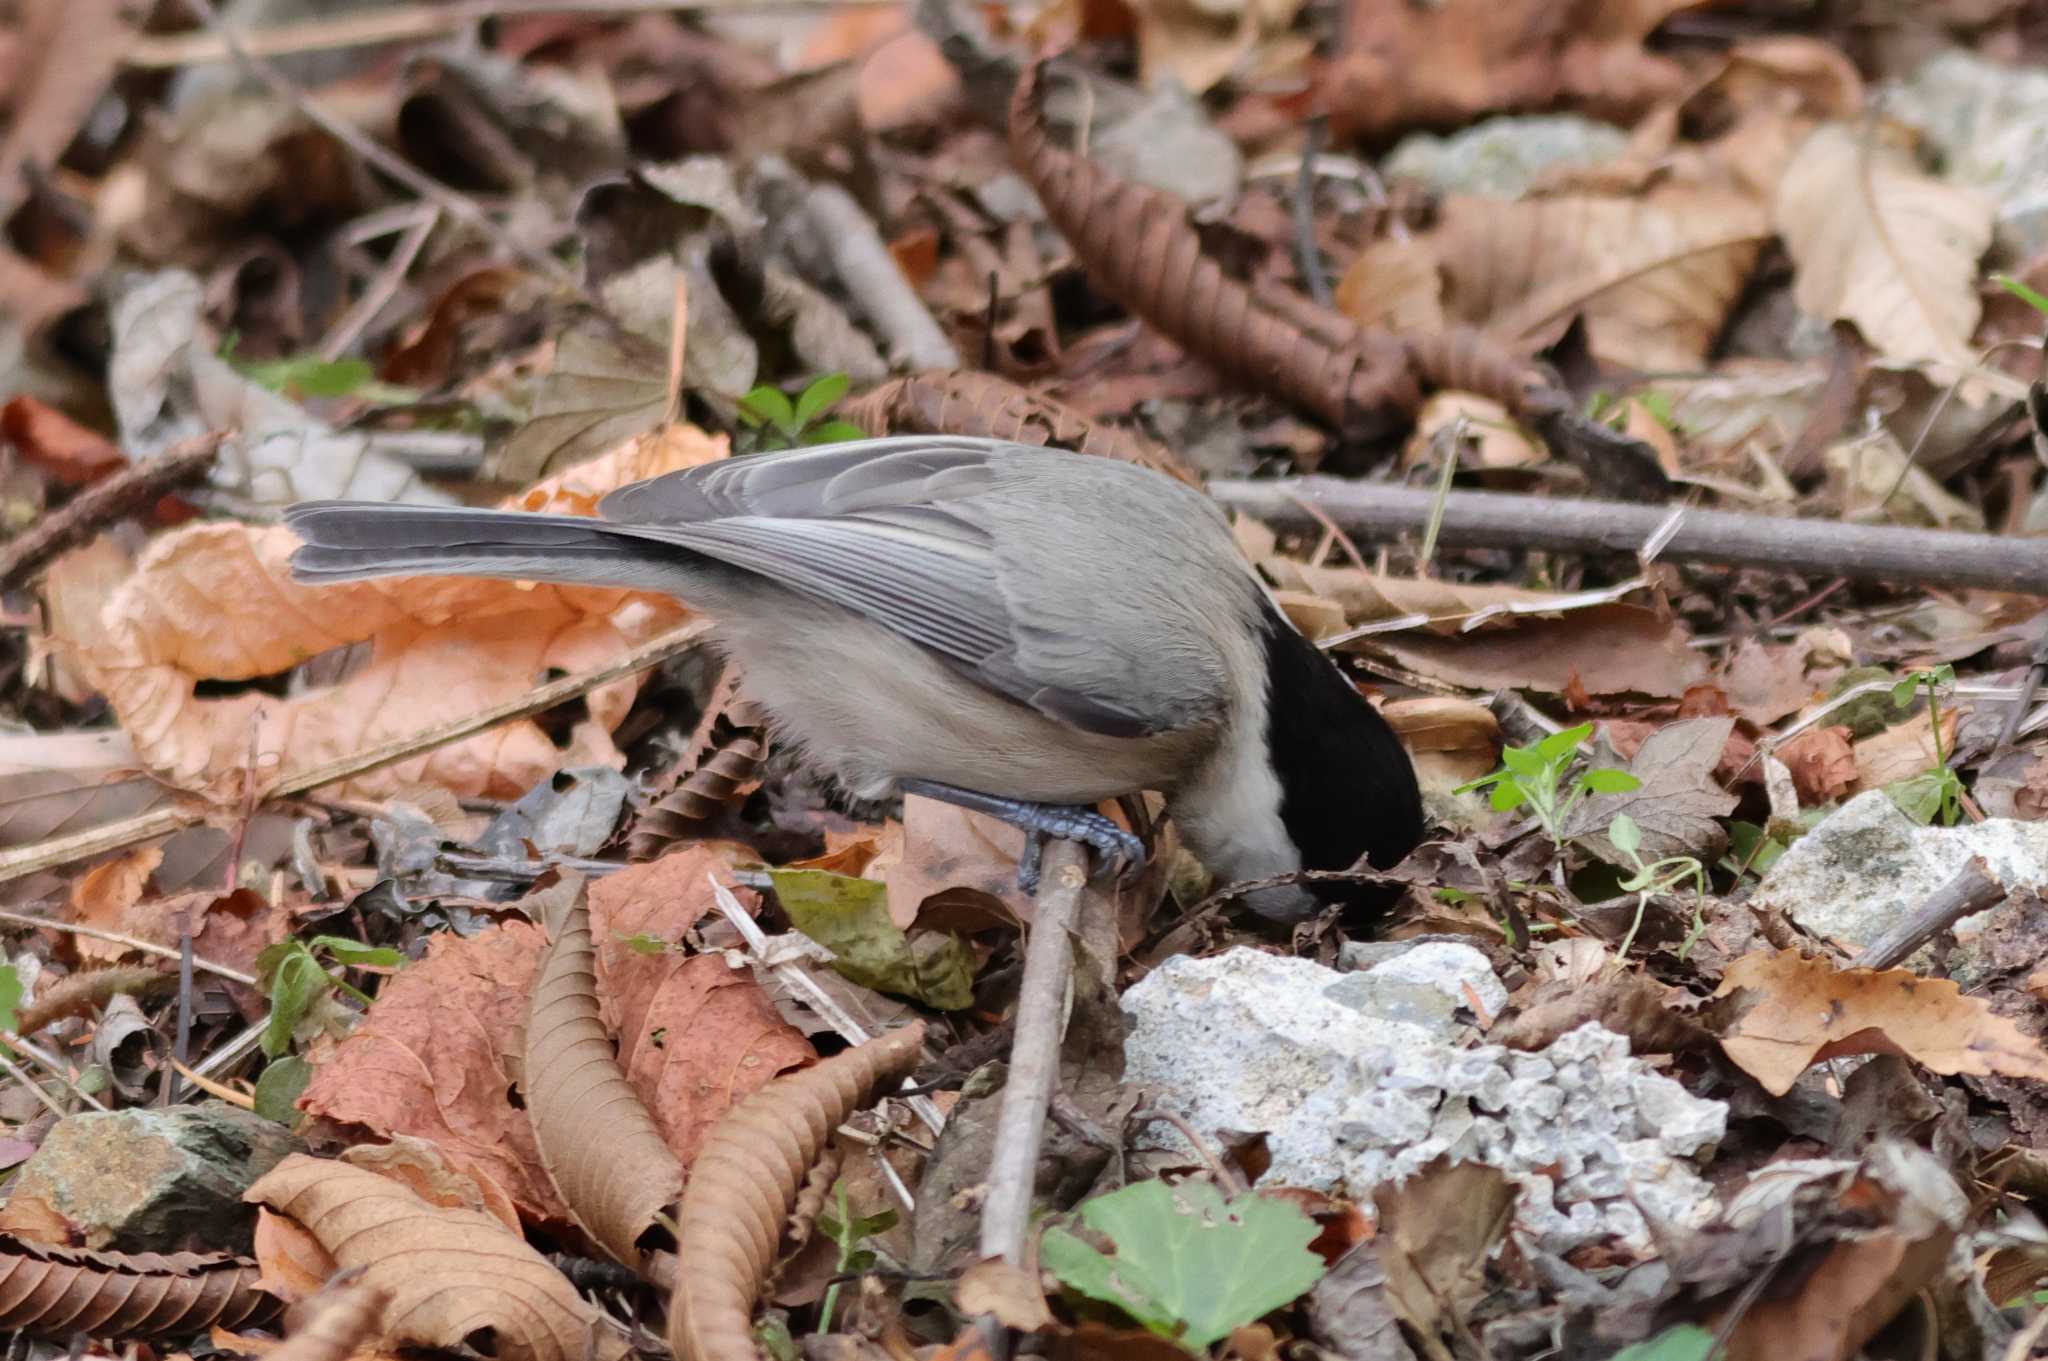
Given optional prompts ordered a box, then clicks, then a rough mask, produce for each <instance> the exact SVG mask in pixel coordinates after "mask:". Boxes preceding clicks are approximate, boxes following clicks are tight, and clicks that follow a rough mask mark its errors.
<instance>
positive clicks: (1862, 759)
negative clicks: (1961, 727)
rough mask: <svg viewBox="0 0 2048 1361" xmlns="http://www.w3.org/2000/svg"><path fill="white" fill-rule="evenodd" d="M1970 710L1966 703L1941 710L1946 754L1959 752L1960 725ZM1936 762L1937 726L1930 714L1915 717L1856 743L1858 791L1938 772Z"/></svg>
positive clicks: (1856, 786) (1942, 740)
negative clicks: (1928, 719) (1932, 771)
mask: <svg viewBox="0 0 2048 1361" xmlns="http://www.w3.org/2000/svg"><path fill="white" fill-rule="evenodd" d="M1969 710H1970V706H1969V705H1966V704H1964V705H1951V706H1948V707H1945V708H1944V709H1943V710H1942V711H1941V750H1942V751H1943V752H1944V753H1947V752H1952V751H1954V750H1955V749H1956V725H1957V724H1958V723H1959V722H1961V721H1962V717H1963V715H1964V714H1966V713H1968V712H1969ZM1936 760H1937V757H1936V755H1935V750H1934V725H1933V724H1932V723H1930V722H1928V721H1927V715H1925V714H1915V715H1914V716H1913V717H1912V718H1909V719H1907V720H1906V721H1904V722H1902V723H1895V724H1893V725H1892V726H1891V727H1889V728H1886V729H1885V730H1884V731H1883V732H1881V733H1877V734H1875V735H1873V736H1870V737H1866V738H1864V739H1862V740H1861V741H1859V742H1858V743H1857V744H1856V783H1855V786H1854V788H1855V789H1856V790H1857V791H1859V792H1860V791H1862V790H1865V789H1882V788H1884V787H1885V786H1886V785H1888V784H1896V783H1897V782H1898V781H1900V780H1909V779H1911V778H1913V776H1915V775H1921V774H1925V773H1926V772H1927V771H1930V770H1932V769H1934V767H1935V763H1936Z"/></svg>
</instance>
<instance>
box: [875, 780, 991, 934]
mask: <svg viewBox="0 0 2048 1361" xmlns="http://www.w3.org/2000/svg"><path fill="white" fill-rule="evenodd" d="M1023 853H1024V833H1023V832H1022V831H1020V830H1019V829H1018V828H1016V827H1013V826H1011V825H1010V824H1009V823H1007V822H1004V821H1002V820H1001V819H999V818H992V817H989V816H988V815H987V814H984V813H974V812H970V811H968V810H967V809H965V808H959V807H956V806H954V805H953V804H950V803H942V802H940V801H939V800H937V799H927V798H922V797H920V796H918V795H915V794H912V795H910V796H908V797H906V798H905V799H904V800H903V839H902V842H901V851H900V854H899V855H898V856H897V857H894V858H888V859H885V858H883V857H880V856H878V857H876V859H875V861H874V862H873V863H871V864H870V865H869V866H868V871H869V872H868V875H867V877H868V878H870V879H881V880H883V881H884V882H885V883H886V884H887V885H888V887H889V919H890V920H891V921H893V922H895V923H896V925H897V926H899V927H903V928H905V929H908V928H909V927H910V926H911V925H912V924H913V923H915V922H916V921H917V914H918V909H919V908H920V907H922V906H923V905H924V902H925V900H926V899H928V898H931V897H933V896H934V895H936V894H940V893H945V892H948V891H950V890H955V889H967V890H971V891H973V892H975V893H979V894H983V895H986V896H987V897H990V898H993V899H995V900H996V901H997V902H998V903H1000V904H1001V906H1002V909H1003V910H1006V911H1007V912H1008V913H1009V914H1010V915H1011V916H1013V917H1015V918H1016V919H1017V920H1018V921H1029V920H1031V895H1030V894H1028V893H1026V892H1024V891H1023V890H1022V889H1020V888H1018V887H1017V857H1018V856H1020V855H1022V854H1023Z"/></svg>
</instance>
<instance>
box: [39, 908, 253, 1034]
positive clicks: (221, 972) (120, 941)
mask: <svg viewBox="0 0 2048 1361" xmlns="http://www.w3.org/2000/svg"><path fill="white" fill-rule="evenodd" d="M0 922H12V923H13V924H14V925H16V926H33V927H35V928H36V929H37V930H38V931H62V932H64V933H65V934H66V935H72V936H90V937H92V938H93V939H94V940H104V941H110V942H112V943H113V944H115V945H122V946H126V947H127V948H128V949H130V950H133V951H135V953H137V954H139V955H155V956H156V957H157V958H158V959H169V960H178V959H182V958H183V955H182V954H181V952H179V951H178V950H175V949H173V948H171V947H170V946H168V945H158V944H157V943H156V942H155V941H153V940H144V939H143V938H142V937H140V936H130V935H124V934H122V933H121V932H119V931H102V930H101V929H100V928H99V927H97V926H80V925H79V924H78V923H77V922H56V921H48V920H46V919H44V918H42V917H29V916H24V915H22V914H21V913H19V912H6V911H0ZM192 967H193V968H195V969H201V970H204V971H205V972H207V973H210V974H215V975H217V976H219V977H221V978H225V979H227V980H228V981H229V982H232V983H244V984H247V985H248V986H249V987H252V988H253V987H255V986H256V978H255V975H253V974H245V973H243V972H242V971H241V970H240V969H230V968H229V967H228V966H227V965H225V964H215V963H214V962H213V961H212V960H210V959H200V958H197V957H194V959H193V960H192ZM98 972H113V971H111V970H100V971H98ZM92 976H93V975H92V974H91V973H87V974H73V975H72V977H74V978H80V977H83V978H91V977H92ZM22 1030H23V1033H24V1034H26V1033H27V1032H28V1030H29V1027H27V1026H24V1027H22Z"/></svg>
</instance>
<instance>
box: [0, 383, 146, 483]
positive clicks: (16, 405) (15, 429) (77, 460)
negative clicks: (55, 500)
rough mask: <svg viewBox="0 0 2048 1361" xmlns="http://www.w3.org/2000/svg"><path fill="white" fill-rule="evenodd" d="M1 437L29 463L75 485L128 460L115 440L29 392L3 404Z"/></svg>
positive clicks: (0, 407) (100, 475)
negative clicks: (29, 394) (87, 426)
mask: <svg viewBox="0 0 2048 1361" xmlns="http://www.w3.org/2000/svg"><path fill="white" fill-rule="evenodd" d="M0 436H5V437H6V440H7V442H8V443H9V444H12V445H13V446H14V447H15V449H16V450H18V451H19V452H20V454H21V456H22V457H23V458H25V459H27V460H28V461H29V462H30V463H33V464H35V465H36V466H37V467H38V468H41V469H42V470H43V471H44V472H46V473H48V474H49V475H50V476H51V477H53V478H55V479H56V480H57V481H59V482H63V483H66V484H67V485H70V486H74V487H78V486H84V485H85V484H86V483H88V482H93V481H96V480H98V479H99V478H101V477H104V476H106V475H107V474H108V473H110V472H112V471H114V469H116V468H120V467H123V466H125V465H126V464H127V462H128V460H127V458H125V457H124V456H123V455H122V453H121V449H120V446H119V445H117V444H115V443H114V442H113V441H112V440H109V439H107V438H106V437H105V436H104V435H101V434H100V433H99V432H98V431H95V430H88V429H87V428H86V427H84V426H82V425H80V424H79V423H78V422H77V421H74V420H72V419H71V418H70V417H69V416H67V415H65V414H64V413H63V412H61V411H59V410H58V409H57V408H55V407H53V406H50V405H48V404H47V403H44V402H40V401H37V400H36V399H35V398H33V397H30V396H28V395H27V394H22V395H20V396H17V397H13V398H10V399H9V400H8V402H7V404H6V405H4V406H0Z"/></svg>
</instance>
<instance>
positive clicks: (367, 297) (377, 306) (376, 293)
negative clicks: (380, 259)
mask: <svg viewBox="0 0 2048 1361" xmlns="http://www.w3.org/2000/svg"><path fill="white" fill-rule="evenodd" d="M406 208H407V214H408V218H409V220H408V221H407V222H406V223H405V224H404V225H403V226H402V227H399V228H397V229H396V230H397V231H398V244H397V245H396V246H394V247H392V250H391V258H390V259H389V260H386V261H385V262H384V263H383V264H382V265H381V266H380V267H379V268H378V269H377V271H376V273H375V274H373V275H372V276H371V278H370V286H369V287H368V288H366V289H364V290H363V296H362V297H360V298H357V299H356V300H355V302H354V303H352V304H350V306H349V309H348V311H346V312H344V313H343V314H342V317H341V320H340V321H337V322H335V323H334V325H333V326H332V327H331V328H329V330H328V332H327V335H326V337H325V338H324V339H322V340H321V342H320V347H319V353H320V357H321V358H322V359H325V360H327V361H329V362H330V363H331V362H333V361H334V360H337V359H339V358H341V357H342V356H343V355H345V354H347V353H348V352H349V351H350V350H351V349H353V348H354V347H355V343H356V341H358V340H360V339H362V335H363V332H364V330H366V329H367V328H368V327H369V325H370V323H371V322H373V321H375V320H376V319H377V314H378V313H379V312H381V311H383V310H384V307H385V305H386V304H387V303H389V302H390V301H391V299H392V298H393V297H395V296H397V294H398V287H399V285H400V284H402V283H404V282H405V276H406V275H408V274H410V273H412V266H413V262H414V261H415V260H417V259H419V258H420V252H421V251H422V250H424V249H425V248H426V244H427V238H428V237H430V236H432V235H433V234H434V228H436V227H438V226H440V225H441V210H440V208H439V207H438V206H436V205H434V204H432V203H412V204H407V205H406ZM366 239H368V240H375V239H376V238H375V237H369V238H366Z"/></svg>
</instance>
